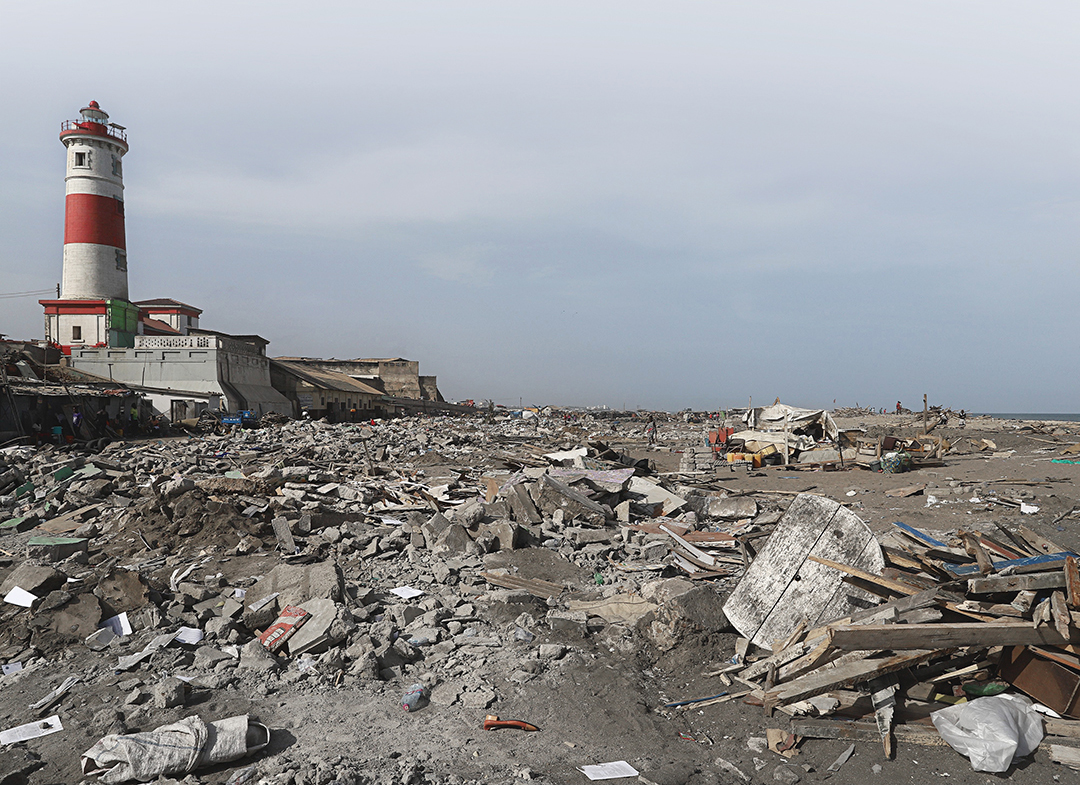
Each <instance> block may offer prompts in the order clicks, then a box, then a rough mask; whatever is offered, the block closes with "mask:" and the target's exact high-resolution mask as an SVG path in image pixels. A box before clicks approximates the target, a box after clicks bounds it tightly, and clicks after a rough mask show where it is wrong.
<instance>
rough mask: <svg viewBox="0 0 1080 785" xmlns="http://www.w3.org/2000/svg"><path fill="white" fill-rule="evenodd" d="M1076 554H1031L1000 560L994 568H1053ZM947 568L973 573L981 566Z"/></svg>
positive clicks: (960, 573) (954, 572)
mask: <svg viewBox="0 0 1080 785" xmlns="http://www.w3.org/2000/svg"><path fill="white" fill-rule="evenodd" d="M1075 555H1076V554H1075V553H1073V552H1072V551H1061V552H1060V553H1047V554H1044V555H1042V556H1029V557H1027V558H1025V559H1011V560H1010V561H999V562H996V563H995V564H994V569H995V570H1003V569H1005V568H1006V567H1017V568H1023V567H1035V568H1039V567H1041V566H1043V565H1046V569H1048V570H1052V569H1054V568H1055V567H1060V566H1062V565H1060V564H1057V562H1062V564H1064V562H1065V559H1066V558H1067V557H1069V556H1075ZM946 569H947V570H948V571H949V572H951V573H952V574H953V575H971V574H972V573H975V572H978V571H979V567H978V565H976V564H970V565H965V566H961V567H952V566H948V567H946Z"/></svg>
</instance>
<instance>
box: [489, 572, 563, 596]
mask: <svg viewBox="0 0 1080 785" xmlns="http://www.w3.org/2000/svg"><path fill="white" fill-rule="evenodd" d="M480 577H482V578H483V579H484V580H485V581H487V582H488V583H490V584H493V585H495V586H499V587H501V588H503V589H513V590H516V591H525V592H528V593H529V594H531V595H533V596H534V597H540V598H541V599H545V600H546V599H547V598H548V597H558V596H559V595H560V594H562V591H563V587H562V586H560V585H559V584H557V583H552V582H551V581H544V580H540V579H539V578H518V577H515V576H513V575H500V574H498V573H494V572H482V573H480Z"/></svg>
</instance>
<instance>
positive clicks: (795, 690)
mask: <svg viewBox="0 0 1080 785" xmlns="http://www.w3.org/2000/svg"><path fill="white" fill-rule="evenodd" d="M900 626H903V625H900ZM936 653H937V652H935V651H905V652H902V653H899V654H893V655H891V656H887V657H882V658H877V659H871V658H868V657H865V656H863V655H862V654H857V659H856V658H853V659H851V660H845V661H840V660H838V661H837V662H836V663H831V664H830V665H827V666H825V667H822V668H818V669H817V670H816V671H814V672H813V673H808V674H807V675H805V676H801V677H799V678H798V679H795V680H794V681H791V682H788V683H787V684H781V685H779V686H778V687H774V688H773V689H771V690H768V691H767V692H766V693H765V706H766V708H773V707H776V706H784V705H787V704H789V703H794V702H795V701H800V700H805V699H806V698H812V697H814V696H815V695H820V694H821V693H823V692H829V690H834V689H837V688H838V687H850V686H851V685H853V684H860V683H862V682H867V681H870V680H871V679H872V678H874V677H875V676H881V675H883V674H886V673H893V672H894V671H898V670H902V669H903V668H908V667H911V666H912V665H915V664H916V663H918V662H920V661H922V660H927V659H930V658H931V657H933V656H934V655H935V654H936Z"/></svg>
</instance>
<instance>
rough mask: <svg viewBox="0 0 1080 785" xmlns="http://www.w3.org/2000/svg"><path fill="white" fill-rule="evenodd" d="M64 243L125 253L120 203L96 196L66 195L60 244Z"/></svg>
mask: <svg viewBox="0 0 1080 785" xmlns="http://www.w3.org/2000/svg"><path fill="white" fill-rule="evenodd" d="M68 243H94V244H96V245H111V246H112V247H114V248H120V249H121V250H126V248H127V245H126V244H125V239H124V203H123V201H122V200H120V199H117V198H115V197H112V196H99V195H97V194H68V195H67V201H66V204H65V209H64V244H65V245H66V244H68Z"/></svg>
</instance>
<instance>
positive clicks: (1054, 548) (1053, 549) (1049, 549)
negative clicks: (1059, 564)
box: [1019, 525, 1065, 553]
mask: <svg viewBox="0 0 1080 785" xmlns="http://www.w3.org/2000/svg"><path fill="white" fill-rule="evenodd" d="M1019 530H1020V536H1021V537H1023V538H1024V539H1025V540H1027V541H1028V542H1030V543H1031V544H1032V545H1034V546H1035V548H1036V549H1038V550H1040V551H1042V552H1043V553H1061V552H1062V551H1064V550H1065V548H1062V547H1061V546H1060V545H1058V544H1057V543H1056V542H1051V541H1050V540H1048V539H1046V538H1045V537H1043V536H1042V535H1039V534H1036V533H1035V532H1033V531H1032V530H1031V529H1029V528H1028V527H1027V526H1024V525H1021V526H1020V527H1019Z"/></svg>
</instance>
